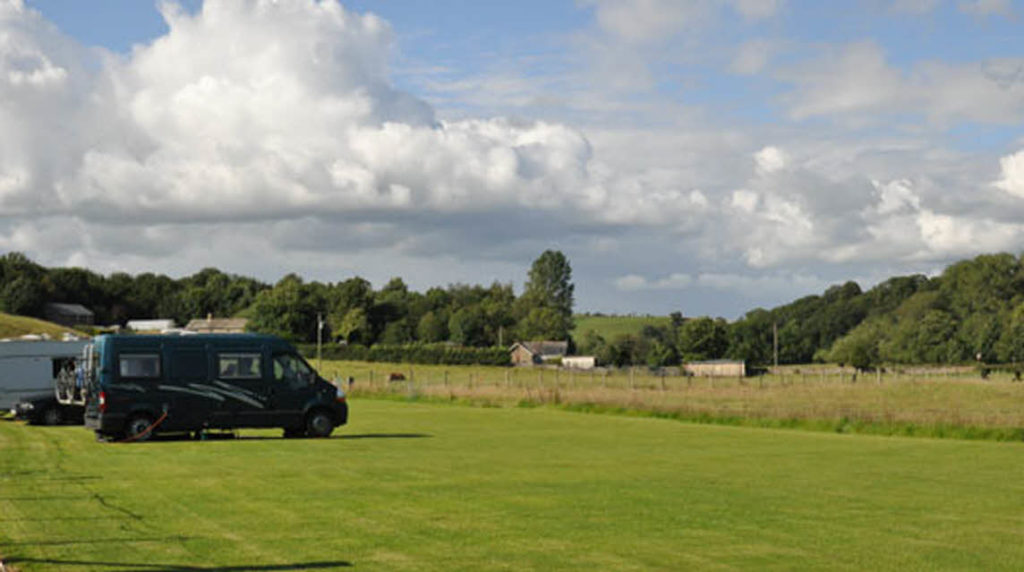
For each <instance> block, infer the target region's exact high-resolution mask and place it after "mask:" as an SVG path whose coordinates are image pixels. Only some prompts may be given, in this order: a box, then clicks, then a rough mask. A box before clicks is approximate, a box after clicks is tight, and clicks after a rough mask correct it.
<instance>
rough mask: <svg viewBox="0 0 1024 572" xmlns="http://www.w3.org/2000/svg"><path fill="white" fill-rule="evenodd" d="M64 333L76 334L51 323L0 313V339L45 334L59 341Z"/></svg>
mask: <svg viewBox="0 0 1024 572" xmlns="http://www.w3.org/2000/svg"><path fill="white" fill-rule="evenodd" d="M65 332H71V333H73V334H77V332H75V331H74V330H72V329H69V328H65V327H64V326H60V325H58V324H54V323H53V322H46V321H43V320H37V319H35V318H28V317H26V316H14V315H11V314H5V313H3V312H0V338H17V337H21V336H24V335H26V334H47V335H48V336H50V337H51V338H54V339H58V340H59V339H60V337H61V336H63V335H64V333H65ZM79 335H80V334H79Z"/></svg>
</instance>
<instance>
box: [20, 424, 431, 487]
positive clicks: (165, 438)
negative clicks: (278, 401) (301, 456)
mask: <svg viewBox="0 0 1024 572" xmlns="http://www.w3.org/2000/svg"><path fill="white" fill-rule="evenodd" d="M430 437H433V435H431V434H429V433H361V434H356V435H332V436H330V437H327V438H306V437H296V438H294V439H290V438H288V439H286V438H285V437H283V436H280V435H237V434H233V433H219V432H217V433H208V434H206V435H204V436H203V437H202V438H200V439H196V437H195V436H194V435H190V434H182V433H162V434H159V435H154V436H153V437H152V438H151V439H147V440H145V441H139V442H136V443H116V444H118V445H131V446H134V447H138V446H140V445H157V444H160V443H180V442H182V441H282V440H287V441H311V442H315V441H333V440H337V439H427V438H430ZM0 500H2V499H0Z"/></svg>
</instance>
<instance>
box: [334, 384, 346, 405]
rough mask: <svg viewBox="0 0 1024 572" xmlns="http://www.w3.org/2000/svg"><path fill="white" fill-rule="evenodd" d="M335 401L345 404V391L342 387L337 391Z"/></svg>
mask: <svg viewBox="0 0 1024 572" xmlns="http://www.w3.org/2000/svg"><path fill="white" fill-rule="evenodd" d="M334 400H335V401H337V402H338V403H345V390H344V389H342V388H340V387H339V388H337V389H335V392H334Z"/></svg>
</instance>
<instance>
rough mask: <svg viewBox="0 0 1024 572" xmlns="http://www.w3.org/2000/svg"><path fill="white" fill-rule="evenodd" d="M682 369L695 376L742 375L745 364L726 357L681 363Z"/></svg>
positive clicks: (744, 370)
mask: <svg viewBox="0 0 1024 572" xmlns="http://www.w3.org/2000/svg"><path fill="white" fill-rule="evenodd" d="M683 371H684V372H686V374H687V375H694V376H697V377H744V376H746V375H747V364H746V362H744V361H742V360H739V361H737V360H727V359H716V360H710V361H691V362H688V363H685V364H683Z"/></svg>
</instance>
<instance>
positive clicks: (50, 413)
mask: <svg viewBox="0 0 1024 572" xmlns="http://www.w3.org/2000/svg"><path fill="white" fill-rule="evenodd" d="M39 419H40V421H42V424H43V425H60V421H61V419H60V409H58V408H57V407H56V406H54V407H47V408H46V410H45V411H43V414H42V415H40V416H39Z"/></svg>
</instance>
